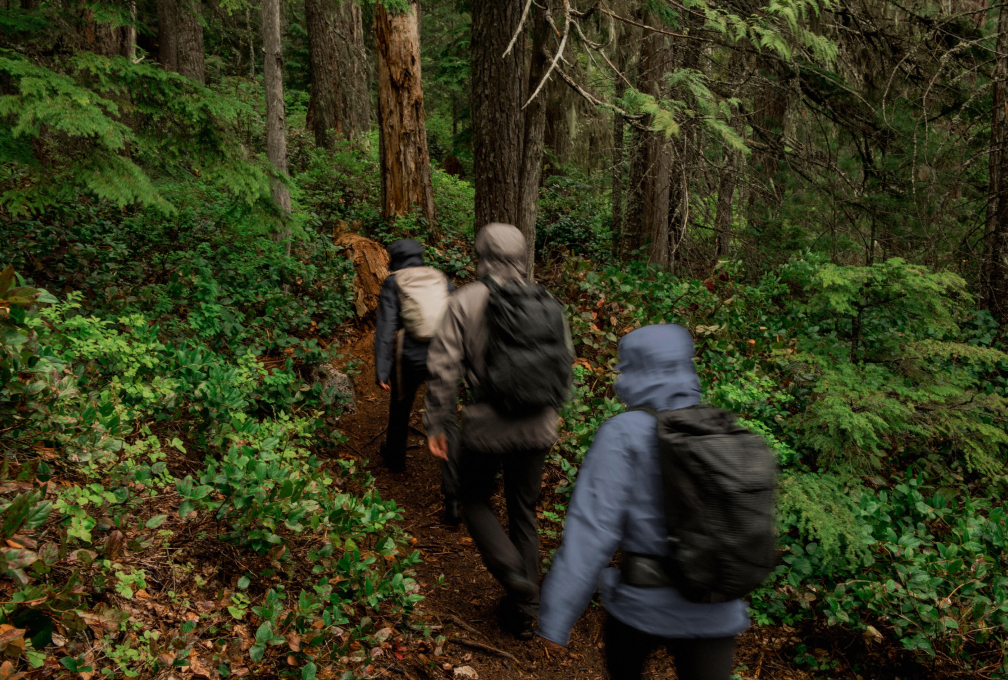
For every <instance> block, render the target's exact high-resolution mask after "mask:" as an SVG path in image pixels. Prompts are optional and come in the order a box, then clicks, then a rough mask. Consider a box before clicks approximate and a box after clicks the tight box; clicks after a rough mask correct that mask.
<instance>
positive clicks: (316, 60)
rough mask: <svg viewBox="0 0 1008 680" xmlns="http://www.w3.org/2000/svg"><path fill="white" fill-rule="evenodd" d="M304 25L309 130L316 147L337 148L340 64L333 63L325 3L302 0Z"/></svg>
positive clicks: (331, 32) (332, 36) (331, 31)
mask: <svg viewBox="0 0 1008 680" xmlns="http://www.w3.org/2000/svg"><path fill="white" fill-rule="evenodd" d="M304 6H305V25H306V28H307V30H308V65H309V75H310V84H309V97H310V99H309V104H308V110H309V111H311V123H310V127H311V129H312V132H313V133H314V134H315V144H316V145H317V146H320V147H322V148H325V149H332V148H334V147H335V146H336V137H337V136H338V135H340V134H341V129H340V122H341V120H340V119H341V116H340V110H339V109H340V80H339V63H338V62H337V61H336V40H338V38H337V37H336V34H335V31H334V28H333V26H332V23H331V20H332V17H331V16H330V13H329V12H328V11H327V6H328V3H327V2H326V1H325V0H305V4H304Z"/></svg>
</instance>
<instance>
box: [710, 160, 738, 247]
mask: <svg viewBox="0 0 1008 680" xmlns="http://www.w3.org/2000/svg"><path fill="white" fill-rule="evenodd" d="M737 155H738V154H737V152H736V151H733V150H731V149H728V148H726V149H725V150H724V164H723V165H722V166H721V176H720V177H719V178H718V189H717V194H718V195H717V211H716V212H715V213H714V234H715V236H716V238H717V247H716V251H715V253H714V257H715V259H718V260H720V259H722V258H726V257H729V256H730V255H731V239H732V204H733V201H732V199H733V197H734V195H735V180H736V178H737V177H738V162H737V160H736V156H737Z"/></svg>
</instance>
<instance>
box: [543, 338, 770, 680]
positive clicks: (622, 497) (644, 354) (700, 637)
mask: <svg viewBox="0 0 1008 680" xmlns="http://www.w3.org/2000/svg"><path fill="white" fill-rule="evenodd" d="M619 359H620V361H619V364H618V366H617V370H618V373H619V378H618V379H617V380H616V392H617V394H618V395H619V397H620V398H621V399H622V400H623V402H624V403H625V404H626V405H627V407H628V408H629V409H631V410H628V411H627V412H625V413H621V414H619V415H617V416H614V417H613V418H611V419H610V420H609V421H608V422H606V423H605V424H603V425H602V427H600V428H599V430H598V432H597V433H596V435H595V439H594V441H593V442H592V445H591V448H590V449H589V450H588V453H587V454H586V455H585V459H584V463H583V465H582V466H581V470H580V471H579V472H578V476H577V482H576V483H575V486H574V492H573V495H572V497H571V502H570V505H569V507H568V509H567V518H566V522H565V527H564V535H563V544H562V546H561V547H560V549H559V550H558V551H557V553H556V557H555V559H554V561H553V567H552V569H551V570H550V573H549V575H548V576H547V577H546V581H545V583H544V584H543V594H542V598H543V601H542V610H541V612H540V614H539V631H538V634H539V635H540V636H541V637H543V638H545V639H546V640H547V641H549V643H552V644H549V643H548V644H547V647H550V646H561V647H566V646H567V642H568V638H569V636H570V633H571V630H572V629H573V627H574V624H575V622H576V621H577V619H578V617H580V616H581V613H582V612H583V611H584V609H585V607H586V606H587V605H588V602H589V600H591V598H592V595H593V593H594V592H595V590H596V588H599V589H600V591H601V595H602V605H603V607H604V608H605V610H606V612H607V619H606V623H605V654H606V665H607V666H608V668H609V674H610V677H612V678H617V679H620V680H623V679H630V678H633V679H636V678H640V677H641V673H642V670H643V667H644V662H645V660H646V658H647V656H648V654H649V653H650V652H652V651H653V650H655V649H656V648H658V647H660V646H665V647H666V648H667V649H668V651H669V653H670V654H671V655H672V656H673V657H674V659H675V664H676V669H677V673H678V677H679V678H680V679H681V680H728V678H730V677H731V674H732V656H733V654H734V650H735V636H736V635H738V634H739V633H741V632H742V631H743V630H745V629H746V628H747V627H748V625H749V617H748V613H747V609H746V604H745V602H744V601H742V600H741V599H732V600H730V601H721V602H718V603H717V604H704V603H698V602H694V601H689V600H687V599H686V598H685V597H684V596H683V595H682V594H681V593H680V591H679V590H677V588H676V587H673V586H672V584H671V583H670V580H669V578H668V577H667V574H666V572H665V571H664V566H663V565H665V564H667V563H668V562H667V561H666V559H665V558H666V557H667V556H668V555H669V545H670V539H669V532H670V531H671V528H669V527H667V526H666V523H665V518H666V506H665V493H664V488H663V479H662V471H663V468H662V465H663V463H662V459H661V457H660V453H659V434H658V428H657V422H658V421H657V420H656V415H655V414H656V413H657V412H667V411H673V413H681V414H683V417H686V416H687V415H688V414H691V413H696V412H697V410H694V409H690V411H679V412H676V411H674V409H684V408H686V407H691V406H695V405H696V404H699V402H700V381H699V380H698V378H697V375H696V371H695V369H694V367H693V339H692V337H691V336H690V333H689V331H687V330H686V329H685V328H683V327H682V326H678V325H671V324H670V325H655V326H646V327H644V328H640V329H638V330H635V331H633V332H631V333H629V334H627V335H626V336H624V337H623V339H622V340H621V341H620V344H619ZM634 409H638V410H634ZM639 409H645V410H639ZM646 409H650V410H651V412H648V411H647V410H646ZM705 410H706V409H705ZM710 411H716V410H715V409H710ZM720 413H724V412H720ZM728 415H730V414H728ZM733 422H734V421H733ZM736 431H738V428H736V429H735V430H732V432H736ZM743 432H746V434H749V433H748V432H747V431H743ZM760 445H762V444H760ZM743 453H745V452H743ZM770 497H771V498H772V481H771V489H770ZM771 524H772V519H769V518H768V520H767V525H768V526H770V525H771ZM721 530H722V531H724V532H725V533H732V532H731V530H729V529H724V528H722V529H721ZM770 533H771V534H772V530H771V532H770ZM617 548H620V549H621V550H622V556H623V558H622V565H621V567H622V573H621V569H616V568H606V567H608V565H609V563H610V560H612V558H613V555H614V553H615V552H616V549H617ZM770 550H771V552H772V551H773V544H772V539H771V541H770ZM628 567H632V568H633V569H632V570H631V569H628ZM764 576H765V573H763V574H762V576H760V575H757V577H758V578H759V579H760V580H761V579H762V578H763V577H764ZM600 577H601V578H600ZM734 597H736V598H738V595H735V596H734ZM708 599H713V600H714V601H717V600H718V598H708Z"/></svg>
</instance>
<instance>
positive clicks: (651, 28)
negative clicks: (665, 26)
mask: <svg viewBox="0 0 1008 680" xmlns="http://www.w3.org/2000/svg"><path fill="white" fill-rule="evenodd" d="M598 11H600V12H602V13H604V14H608V15H609V16H611V17H612V18H613V19H616V20H617V21H622V22H623V23H625V24H630V25H631V26H637V27H638V28H643V29H645V30H648V31H653V32H654V33H661V34H662V35H671V36H673V37H676V38H689V37H691V36H688V35H686V34H685V33H673V32H672V31H664V30H662V29H660V28H655V27H654V26H648V25H647V24H641V23H638V22H636V21H634V20H633V19H627V18H626V17H621V16H620V15H619V14H616V13H615V12H610V11H609V10H607V9H606V8H604V7H599V8H598Z"/></svg>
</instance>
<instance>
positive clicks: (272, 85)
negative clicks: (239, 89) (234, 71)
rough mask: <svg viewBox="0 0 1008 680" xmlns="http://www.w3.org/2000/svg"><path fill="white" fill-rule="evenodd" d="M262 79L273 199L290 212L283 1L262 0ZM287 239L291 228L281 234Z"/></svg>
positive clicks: (267, 152) (288, 246)
mask: <svg viewBox="0 0 1008 680" xmlns="http://www.w3.org/2000/svg"><path fill="white" fill-rule="evenodd" d="M262 35H263V52H264V57H263V78H264V84H265V90H266V156H267V158H269V161H270V163H272V165H273V168H274V170H275V172H276V175H277V177H275V178H274V179H273V180H272V182H271V187H272V192H273V201H274V203H275V204H276V207H277V208H278V209H279V210H280V211H281V213H282V215H287V214H290V211H291V198H290V191H288V190H287V187H286V185H284V183H283V179H284V178H285V177H286V175H287V125H286V120H285V113H284V97H283V50H282V47H281V42H280V0H263V4H262ZM279 235H280V236H281V237H282V238H285V239H287V250H288V252H290V230H289V229H285V230H283V231H282V232H281V233H280V234H279Z"/></svg>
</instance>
